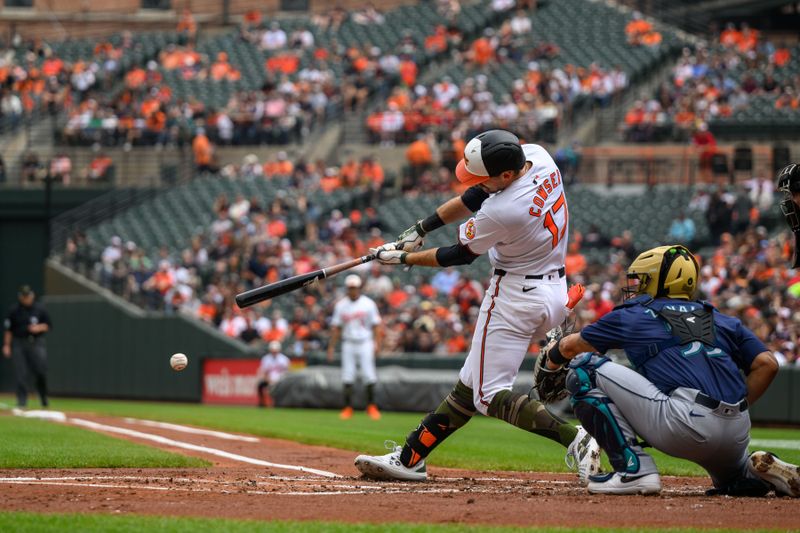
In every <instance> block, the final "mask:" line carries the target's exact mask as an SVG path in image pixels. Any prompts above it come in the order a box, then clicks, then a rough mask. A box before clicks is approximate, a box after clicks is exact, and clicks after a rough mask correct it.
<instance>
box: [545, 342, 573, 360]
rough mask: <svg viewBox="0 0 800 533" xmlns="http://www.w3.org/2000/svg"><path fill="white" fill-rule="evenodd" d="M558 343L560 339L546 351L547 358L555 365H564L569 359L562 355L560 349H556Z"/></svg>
mask: <svg viewBox="0 0 800 533" xmlns="http://www.w3.org/2000/svg"><path fill="white" fill-rule="evenodd" d="M559 344H561V341H558V342H557V343H555V344H554V345H553V347H552V348H550V350H549V351H548V352H547V359H548V360H550V361H552V362H553V363H555V364H557V365H560V366H564V365H566V364H567V363H569V359H567V358H566V357H564V356H563V355H562V353H561V350H559V349H558V345H559Z"/></svg>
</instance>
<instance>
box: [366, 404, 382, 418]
mask: <svg viewBox="0 0 800 533" xmlns="http://www.w3.org/2000/svg"><path fill="white" fill-rule="evenodd" d="M367 416H369V417H370V418H371V419H373V420H380V419H381V412H380V411H379V410H378V406H377V405H375V404H374V403H371V404H369V405H368V406H367Z"/></svg>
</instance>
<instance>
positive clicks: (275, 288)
mask: <svg viewBox="0 0 800 533" xmlns="http://www.w3.org/2000/svg"><path fill="white" fill-rule="evenodd" d="M374 259H375V256H374V255H371V254H370V255H362V256H361V257H357V258H355V259H351V260H350V261H346V262H344V263H339V264H338V265H333V266H332V267H328V268H321V269H319V270H315V271H314V272H309V273H307V274H300V275H299V276H292V277H291V278H286V279H282V280H281V281H276V282H275V283H270V284H268V285H262V286H261V287H256V288H255V289H250V290H249V291H245V292H243V293H241V294H237V295H236V305H238V306H239V308H240V309H244V308H245V307H250V306H251V305H254V304H257V303H259V302H263V301H265V300H270V299H272V298H275V297H276V296H280V295H281V294H286V293H287V292H292V291H295V290H297V289H299V288H301V287H306V286H308V285H311V284H312V283H314V282H315V281H318V280H321V279H325V278H329V277H331V276H335V275H336V274H338V273H339V272H343V271H345V270H349V269H351V268H353V267H356V266H358V265H363V264H364V263H368V262H370V261H372V260H374Z"/></svg>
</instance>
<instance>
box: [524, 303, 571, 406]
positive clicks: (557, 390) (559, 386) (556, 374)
mask: <svg viewBox="0 0 800 533" xmlns="http://www.w3.org/2000/svg"><path fill="white" fill-rule="evenodd" d="M574 327H575V321H574V320H572V321H569V319H567V320H565V321H564V323H563V324H562V325H561V326H558V327H555V328H553V329H551V330H550V331H548V332H547V338H548V343H547V344H546V345H545V346H544V347H543V348H542V349H541V351H540V352H539V357H538V358H537V359H536V364H535V365H534V367H533V388H532V389H531V391H530V393H528V396H530V397H533V395H534V394H535V396H536V398H537V399H538V400H539V401H540V402H542V403H554V402H557V401H560V400H563V399H564V398H566V397H567V396H569V392H567V389H566V382H567V372H568V371H569V369H568V368H567V367H566V366H562V367H561V368H559V369H558V370H550V369H548V368H547V367H546V366H545V364H546V363H547V352H548V351H549V350H550V349H551V348H552V347H553V346H554V345H555V343H557V342H558V341H560V340H561V339H562V337H565V336H567V335H569V334H570V333H572V330H573V329H574Z"/></svg>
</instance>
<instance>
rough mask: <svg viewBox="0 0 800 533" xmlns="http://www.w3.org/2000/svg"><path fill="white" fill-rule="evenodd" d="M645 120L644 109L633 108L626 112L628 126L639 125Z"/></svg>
mask: <svg viewBox="0 0 800 533" xmlns="http://www.w3.org/2000/svg"><path fill="white" fill-rule="evenodd" d="M642 122H644V109H643V108H639V109H637V108H635V107H634V108H633V109H631V110H629V111H628V112H627V113H625V124H627V125H628V126H637V125H639V124H641V123H642Z"/></svg>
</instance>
